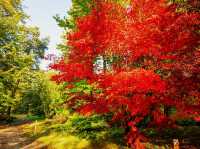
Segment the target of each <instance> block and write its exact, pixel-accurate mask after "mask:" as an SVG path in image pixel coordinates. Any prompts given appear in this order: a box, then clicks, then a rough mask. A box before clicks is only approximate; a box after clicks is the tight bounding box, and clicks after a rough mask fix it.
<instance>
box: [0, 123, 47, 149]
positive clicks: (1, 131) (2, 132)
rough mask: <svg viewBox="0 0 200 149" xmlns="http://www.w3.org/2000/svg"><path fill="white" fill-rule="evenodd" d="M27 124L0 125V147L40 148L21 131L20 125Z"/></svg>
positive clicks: (5, 148) (10, 148) (14, 148)
mask: <svg viewBox="0 0 200 149" xmlns="http://www.w3.org/2000/svg"><path fill="white" fill-rule="evenodd" d="M24 125H27V124H21V125H17V126H8V125H7V126H6V125H3V126H0V149H42V148H44V147H42V146H40V145H39V144H38V143H37V142H36V141H34V140H32V139H30V138H28V137H27V136H26V135H25V134H24V133H23V131H22V127H23V126H24Z"/></svg>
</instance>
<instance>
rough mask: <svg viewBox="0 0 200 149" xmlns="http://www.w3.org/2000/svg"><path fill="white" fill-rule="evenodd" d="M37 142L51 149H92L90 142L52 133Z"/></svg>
mask: <svg viewBox="0 0 200 149" xmlns="http://www.w3.org/2000/svg"><path fill="white" fill-rule="evenodd" d="M38 141H40V142H42V143H44V144H46V145H47V146H49V147H50V148H52V149H66V147H67V148H68V149H92V146H91V143H90V141H87V140H85V139H79V138H78V137H75V136H71V135H67V134H66V135H60V134H56V133H53V134H51V135H49V136H44V137H41V138H39V139H38Z"/></svg>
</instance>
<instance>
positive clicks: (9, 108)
mask: <svg viewBox="0 0 200 149" xmlns="http://www.w3.org/2000/svg"><path fill="white" fill-rule="evenodd" d="M11 108H12V107H11V106H9V107H8V109H7V113H6V115H7V120H10V118H11Z"/></svg>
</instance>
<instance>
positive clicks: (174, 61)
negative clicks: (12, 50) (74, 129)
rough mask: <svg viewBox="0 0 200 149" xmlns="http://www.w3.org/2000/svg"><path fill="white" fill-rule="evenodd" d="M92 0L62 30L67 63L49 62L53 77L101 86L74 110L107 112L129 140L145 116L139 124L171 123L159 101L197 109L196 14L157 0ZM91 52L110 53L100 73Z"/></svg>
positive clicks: (186, 110) (199, 21)
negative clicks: (122, 0)
mask: <svg viewBox="0 0 200 149" xmlns="http://www.w3.org/2000/svg"><path fill="white" fill-rule="evenodd" d="M96 5H97V6H96V7H94V9H93V10H92V11H91V13H90V14H89V15H87V16H85V17H82V18H79V19H78V20H77V30H75V31H74V32H72V33H70V34H69V35H68V37H67V38H68V45H69V46H71V50H70V52H69V57H68V63H64V62H63V61H61V62H60V63H59V64H55V65H53V66H52V68H53V69H56V70H59V71H60V72H61V73H60V74H59V75H56V76H54V77H53V79H54V80H56V81H58V82H74V81H77V80H81V79H87V80H88V82H92V83H93V82H96V83H97V84H98V87H99V88H100V89H101V90H102V93H101V94H92V95H91V96H90V97H87V98H85V100H87V102H86V104H84V105H83V106H81V107H79V109H78V111H79V112H81V113H83V114H84V113H85V114H91V113H92V112H96V113H99V114H101V113H108V112H112V113H113V119H112V120H111V121H112V122H113V123H114V122H116V121H121V125H122V126H123V127H125V128H129V129H128V130H129V132H127V141H128V143H129V144H131V145H134V141H135V140H136V144H137V142H138V139H136V138H137V137H138V136H140V133H139V130H138V128H137V124H138V123H140V122H141V121H143V120H144V119H145V118H146V117H148V116H149V117H151V122H149V123H148V125H147V127H148V126H152V125H153V126H155V125H156V126H160V127H163V126H164V127H167V126H169V125H171V121H172V120H170V117H169V115H167V114H166V111H163V110H162V109H163V108H162V107H164V109H165V107H169V106H170V107H176V109H177V111H178V112H179V113H182V114H183V115H185V116H186V115H190V116H191V114H196V113H200V108H199V107H200V98H199V97H200V94H199V90H198V89H199V87H200V84H199V82H200V76H199V72H200V67H199V65H200V50H199V49H198V45H199V39H200V38H199V33H198V31H197V30H199V29H200V15H199V14H198V13H195V12H188V13H185V12H182V13H180V12H179V13H178V12H176V11H175V10H176V6H175V5H169V4H167V3H166V1H165V0H137V1H136V0H132V2H131V4H130V6H129V8H128V9H127V8H123V7H122V6H120V5H118V4H116V3H111V2H106V1H101V2H98V3H96ZM98 56H102V57H103V58H106V59H110V60H111V61H112V63H111V64H109V67H110V69H108V68H107V67H103V69H104V71H103V72H102V73H101V74H96V73H95V71H94V70H95V69H94V68H93V67H94V62H95V59H96V58H97V57H98ZM106 59H103V61H106ZM114 59H117V60H114ZM106 66H108V64H107V65H106ZM138 67H139V68H138ZM77 96H80V97H81V99H83V98H82V95H80V94H79V95H77ZM89 98H90V100H88V99H89ZM79 99H80V98H76V100H79Z"/></svg>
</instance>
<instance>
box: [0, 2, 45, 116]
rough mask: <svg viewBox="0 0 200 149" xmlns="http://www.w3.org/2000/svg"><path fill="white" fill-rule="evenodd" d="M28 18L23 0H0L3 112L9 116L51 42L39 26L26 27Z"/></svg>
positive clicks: (0, 92) (0, 95) (0, 100)
mask: <svg viewBox="0 0 200 149" xmlns="http://www.w3.org/2000/svg"><path fill="white" fill-rule="evenodd" d="M27 18H28V17H27V15H26V14H25V13H24V11H23V9H22V1H21V0H0V88H1V90H0V97H1V98H0V107H1V108H0V112H1V113H6V114H7V116H8V118H9V117H10V114H11V111H12V108H13V107H14V105H15V104H16V102H17V101H18V100H19V99H20V98H19V97H20V93H21V90H22V89H23V88H24V86H25V84H27V83H28V82H26V81H27V79H26V77H28V75H29V73H28V72H32V71H35V70H38V69H39V59H40V58H42V57H43V56H44V51H45V49H46V48H47V44H48V40H47V39H40V38H39V36H40V34H39V30H38V28H34V27H27V26H26V23H25V20H26V19H27Z"/></svg>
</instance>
